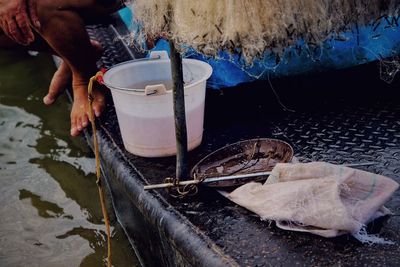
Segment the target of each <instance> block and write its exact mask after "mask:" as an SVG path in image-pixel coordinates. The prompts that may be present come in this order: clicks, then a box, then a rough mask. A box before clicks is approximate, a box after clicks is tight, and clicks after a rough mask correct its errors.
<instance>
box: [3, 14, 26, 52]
mask: <svg viewBox="0 0 400 267" xmlns="http://www.w3.org/2000/svg"><path fill="white" fill-rule="evenodd" d="M7 27H8V32H9V34H10V35H9V37H10V38H11V39H13V40H14V41H15V42H17V43H19V44H22V45H26V42H25V40H24V38H23V36H22V33H21V31H20V29H19V28H18V25H17V22H16V20H15V19H14V18H10V19H8V20H7Z"/></svg>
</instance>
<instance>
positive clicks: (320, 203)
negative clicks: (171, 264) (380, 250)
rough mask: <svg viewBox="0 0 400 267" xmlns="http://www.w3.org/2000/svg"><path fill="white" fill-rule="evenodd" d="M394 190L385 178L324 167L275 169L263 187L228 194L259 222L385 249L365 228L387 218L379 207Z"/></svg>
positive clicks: (281, 165) (303, 165)
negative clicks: (352, 238)
mask: <svg viewBox="0 0 400 267" xmlns="http://www.w3.org/2000/svg"><path fill="white" fill-rule="evenodd" d="M398 187H399V185H398V184H397V183H396V182H395V181H393V180H392V179H389V178H387V177H384V176H380V175H377V174H373V173H369V172H365V171H361V170H356V169H352V168H349V167H344V166H338V165H333V164H329V163H323V162H312V163H298V164H288V163H279V164H277V165H276V166H275V168H274V169H273V171H272V174H271V175H270V177H269V178H268V180H267V182H266V183H265V184H261V183H248V184H246V185H243V186H241V187H239V188H238V189H236V190H235V191H233V192H232V193H230V194H228V198H229V199H230V200H232V201H233V202H235V203H237V204H239V205H241V206H243V207H245V208H247V209H249V210H251V211H252V212H254V213H256V214H258V215H259V216H260V217H261V218H262V219H263V220H270V221H275V222H276V224H277V226H278V227H280V228H282V229H286V230H292V231H300V232H309V233H313V234H316V235H320V236H323V237H335V236H338V235H342V234H347V233H350V234H353V236H355V237H356V238H357V239H359V240H360V241H362V242H366V243H370V242H374V243H385V244H386V243H390V242H389V241H387V240H384V239H383V238H379V237H377V236H372V235H368V234H367V233H366V231H365V225H366V224H367V223H369V222H370V221H372V220H374V219H376V218H378V217H381V216H384V215H388V214H390V211H389V210H388V209H386V208H385V207H384V206H383V204H384V203H385V202H386V201H388V199H389V198H390V197H391V195H392V194H393V193H394V192H395V191H396V189H397V188H398Z"/></svg>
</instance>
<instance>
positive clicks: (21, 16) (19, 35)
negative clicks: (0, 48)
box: [0, 0, 40, 45]
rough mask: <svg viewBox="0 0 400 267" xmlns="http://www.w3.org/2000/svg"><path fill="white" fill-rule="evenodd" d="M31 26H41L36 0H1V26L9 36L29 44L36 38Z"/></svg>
mask: <svg viewBox="0 0 400 267" xmlns="http://www.w3.org/2000/svg"><path fill="white" fill-rule="evenodd" d="M31 26H33V27H35V28H37V29H39V28H40V22H39V18H38V15H37V6H36V0H0V27H1V28H2V29H3V31H4V33H5V34H6V35H7V36H8V37H10V38H11V39H12V40H14V41H15V42H17V43H19V44H22V45H28V44H30V43H32V42H33V40H34V39H35V37H34V35H33V32H32V28H31Z"/></svg>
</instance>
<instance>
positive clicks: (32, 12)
mask: <svg viewBox="0 0 400 267" xmlns="http://www.w3.org/2000/svg"><path fill="white" fill-rule="evenodd" d="M28 11H29V17H30V18H31V22H32V25H34V26H35V27H36V28H37V29H40V27H41V25H40V21H39V16H38V13H37V2H36V0H28Z"/></svg>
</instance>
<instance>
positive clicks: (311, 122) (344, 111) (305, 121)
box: [89, 26, 400, 266]
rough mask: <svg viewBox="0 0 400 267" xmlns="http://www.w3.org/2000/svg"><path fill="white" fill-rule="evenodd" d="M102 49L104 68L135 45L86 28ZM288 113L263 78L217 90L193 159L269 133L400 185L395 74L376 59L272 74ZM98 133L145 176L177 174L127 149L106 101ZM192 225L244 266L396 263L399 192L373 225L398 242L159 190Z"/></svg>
mask: <svg viewBox="0 0 400 267" xmlns="http://www.w3.org/2000/svg"><path fill="white" fill-rule="evenodd" d="M89 33H90V34H91V36H92V37H94V38H96V39H97V40H98V41H100V42H101V43H102V45H103V46H104V47H105V56H104V57H103V58H102V60H101V62H100V63H101V65H102V66H104V67H110V66H112V65H114V64H116V63H119V62H121V61H126V60H130V59H131V53H132V51H130V53H129V52H127V50H126V47H125V46H124V45H122V44H121V43H120V42H119V41H118V40H117V41H116V39H115V37H116V36H115V31H114V29H112V28H110V27H109V26H96V27H92V28H89ZM272 85H273V86H274V88H275V90H276V92H277V93H278V94H279V97H280V100H281V102H283V103H284V104H285V105H287V106H288V107H290V108H291V109H294V110H295V112H290V111H284V109H283V108H282V107H281V105H280V104H279V102H278V101H277V97H276V95H275V94H274V93H273V92H272V90H271V84H269V83H268V82H258V83H253V84H248V85H243V86H239V87H237V88H226V89H222V90H219V91H216V90H213V91H212V90H210V91H208V92H207V99H206V118H205V131H204V140H203V144H202V145H201V146H200V147H199V148H198V149H196V150H195V151H193V152H191V153H190V160H191V166H193V165H194V164H195V163H196V162H197V161H198V160H200V159H201V158H202V157H204V156H205V155H207V154H208V153H210V152H212V151H214V150H216V149H217V148H219V147H221V146H223V145H226V144H228V143H232V142H236V141H238V140H243V139H248V138H255V137H275V138H280V139H284V140H285V141H287V142H289V143H290V144H292V145H293V147H294V150H295V153H296V156H297V157H298V158H299V159H300V161H304V162H306V161H314V160H323V161H327V162H332V163H360V162H367V161H368V162H371V161H373V162H376V164H374V165H372V166H369V167H363V168H362V169H365V170H368V171H371V172H375V173H379V174H382V175H386V176H388V177H391V178H393V179H395V180H397V182H400V163H399V159H400V102H399V101H398V99H399V98H398V96H399V92H398V89H399V88H400V84H399V78H397V80H396V81H395V82H394V83H393V84H391V85H386V84H385V83H384V82H382V81H380V80H379V72H378V68H377V66H376V64H375V63H374V64H369V65H365V66H360V67H358V68H354V69H350V70H344V71H332V72H329V73H321V74H314V75H307V76H299V77H290V78H285V79H281V80H274V81H272ZM101 125H102V131H104V132H105V135H106V136H107V138H108V140H109V142H112V143H113V144H115V146H116V147H117V148H118V149H119V150H120V151H121V153H122V155H123V157H124V158H125V160H126V161H127V162H129V164H130V165H132V166H134V168H135V171H136V170H137V171H139V172H140V174H141V176H140V177H141V178H140V179H142V181H143V182H144V183H157V182H161V181H162V180H163V179H164V178H165V177H167V176H171V175H173V174H174V170H175V159H174V158H163V159H143V158H140V157H135V156H133V155H131V154H129V153H127V152H126V151H125V150H124V148H123V144H122V140H121V136H120V134H119V128H118V123H117V118H116V115H115V111H114V109H113V106H112V104H109V105H108V108H107V110H106V112H105V114H104V116H103V117H102V119H101ZM161 194H162V197H163V200H165V201H166V202H168V203H169V204H170V205H172V206H173V207H174V209H175V210H177V211H178V212H179V213H181V214H182V215H183V216H184V217H185V218H187V219H188V220H189V221H190V222H191V223H192V224H193V225H194V226H195V227H197V228H198V229H200V231H202V232H203V233H204V234H205V235H206V236H207V237H209V238H210V239H211V240H212V241H214V242H215V243H216V244H217V245H218V246H219V247H220V248H221V249H222V250H223V251H224V252H225V253H226V254H228V255H230V256H231V257H232V258H233V259H235V260H236V261H237V262H238V263H239V265H241V266H269V265H272V266H293V265H303V266H309V265H318V266H319V265H322V266H324V265H329V266H331V265H334V266H339V265H340V266H341V265H343V266H361V265H362V266H399V265H400V217H399V214H400V192H399V191H397V192H396V193H395V196H394V197H393V199H392V200H391V201H390V202H389V203H388V207H389V208H391V210H392V211H393V212H394V213H395V216H393V217H391V218H390V219H389V220H388V221H386V222H384V223H383V226H382V225H378V224H377V223H375V225H374V227H372V228H371V229H370V230H371V231H372V232H377V233H379V234H380V236H382V237H386V238H388V239H391V240H394V241H396V245H393V246H389V247H383V246H369V245H362V244H360V243H359V242H358V241H356V240H354V239H353V238H351V237H350V236H343V237H339V238H335V239H324V238H321V237H317V236H312V235H308V234H301V233H291V232H287V231H283V230H280V229H278V228H276V227H275V226H274V225H271V224H269V223H266V222H261V221H260V220H259V218H257V217H256V216H254V215H253V214H251V213H250V212H248V211H247V210H245V209H242V208H241V207H238V206H236V205H234V204H232V203H231V202H229V201H227V200H225V199H223V198H222V197H221V196H220V195H219V194H217V193H216V192H214V191H211V190H203V191H202V193H201V194H200V195H199V196H198V197H196V198H194V199H191V200H190V201H187V202H179V201H176V200H174V199H171V198H169V197H168V195H166V194H164V193H163V192H161Z"/></svg>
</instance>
